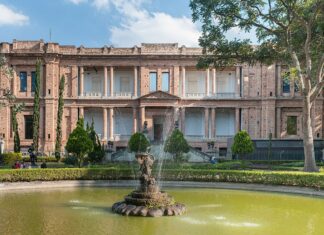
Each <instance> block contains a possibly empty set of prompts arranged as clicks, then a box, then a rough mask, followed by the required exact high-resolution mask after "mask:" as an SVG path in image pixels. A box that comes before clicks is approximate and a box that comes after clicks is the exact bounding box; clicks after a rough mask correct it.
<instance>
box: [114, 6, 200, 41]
mask: <svg viewBox="0 0 324 235" xmlns="http://www.w3.org/2000/svg"><path fill="white" fill-rule="evenodd" d="M143 2H144V1H143V0H130V1H125V0H117V1H114V2H113V5H114V6H115V8H116V9H117V10H118V11H119V12H120V13H121V14H122V16H123V17H124V21H123V22H122V23H121V25H120V26H118V27H116V26H115V27H112V28H111V29H110V32H111V37H110V40H111V42H112V43H113V44H114V45H116V46H133V45H139V44H140V43H142V42H144V43H145V42H146V43H170V42H178V43H179V44H180V45H186V46H198V38H199V35H200V32H199V30H198V27H197V26H196V25H195V24H193V23H192V21H191V19H190V18H188V17H185V16H183V17H173V16H171V15H169V14H167V13H164V12H153V13H151V14H150V13H149V12H147V11H146V10H144V9H141V8H140V7H141V5H142V3H143Z"/></svg>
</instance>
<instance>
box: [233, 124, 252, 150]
mask: <svg viewBox="0 0 324 235" xmlns="http://www.w3.org/2000/svg"><path fill="white" fill-rule="evenodd" d="M231 149H232V153H234V154H237V155H240V154H249V153H253V151H254V145H253V142H252V140H251V137H250V136H249V133H247V131H245V130H242V131H239V132H237V133H236V135H235V136H234V143H233V145H232V148H231Z"/></svg>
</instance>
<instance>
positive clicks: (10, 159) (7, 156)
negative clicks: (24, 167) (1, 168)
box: [0, 152, 22, 165]
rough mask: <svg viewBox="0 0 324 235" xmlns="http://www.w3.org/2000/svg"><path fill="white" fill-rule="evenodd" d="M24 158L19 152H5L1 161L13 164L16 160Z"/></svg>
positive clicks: (0, 157) (5, 163)
mask: <svg viewBox="0 0 324 235" xmlns="http://www.w3.org/2000/svg"><path fill="white" fill-rule="evenodd" d="M21 160H22V154H21V153H20V152H19V153H18V152H17V153H15V152H9V153H3V154H1V156H0V162H1V164H4V165H13V164H14V163H15V162H16V161H21Z"/></svg>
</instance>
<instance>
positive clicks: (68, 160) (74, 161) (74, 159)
mask: <svg viewBox="0 0 324 235" xmlns="http://www.w3.org/2000/svg"><path fill="white" fill-rule="evenodd" d="M63 162H64V163H65V164H66V165H72V166H76V165H77V164H78V158H77V157H75V156H67V157H65V158H64V159H63Z"/></svg>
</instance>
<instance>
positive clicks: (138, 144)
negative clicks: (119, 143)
mask: <svg viewBox="0 0 324 235" xmlns="http://www.w3.org/2000/svg"><path fill="white" fill-rule="evenodd" d="M149 146H150V142H149V141H148V140H147V138H146V137H145V135H144V134H143V133H140V132H136V133H134V134H133V135H132V136H131V137H130V139H129V141H128V149H129V151H131V152H135V153H138V152H146V149H147V148H148V147H149Z"/></svg>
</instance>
